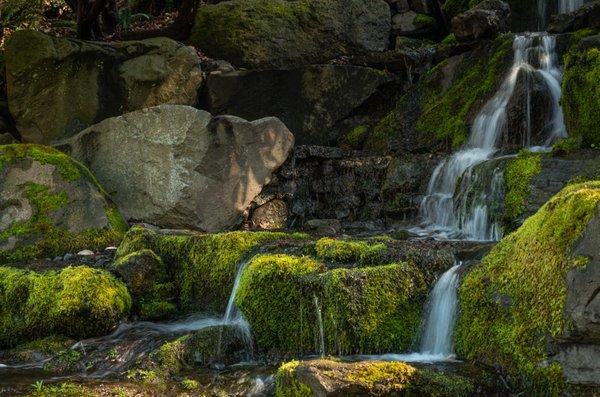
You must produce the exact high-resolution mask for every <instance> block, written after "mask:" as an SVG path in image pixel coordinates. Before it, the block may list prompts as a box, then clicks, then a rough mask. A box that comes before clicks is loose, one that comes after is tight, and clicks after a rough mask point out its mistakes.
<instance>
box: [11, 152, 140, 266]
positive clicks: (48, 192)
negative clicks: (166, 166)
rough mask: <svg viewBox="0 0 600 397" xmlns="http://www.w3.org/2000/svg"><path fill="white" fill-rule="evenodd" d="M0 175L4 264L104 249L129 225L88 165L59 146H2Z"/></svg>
mask: <svg viewBox="0 0 600 397" xmlns="http://www.w3.org/2000/svg"><path fill="white" fill-rule="evenodd" d="M36 167H37V168H36ZM48 167H49V168H48ZM0 175H1V176H2V179H1V180H0V191H1V192H2V195H3V198H2V200H1V202H0V214H2V213H3V215H4V216H5V217H6V218H5V219H8V220H9V222H8V223H6V224H5V225H1V226H0V264H6V263H12V262H18V261H26V260H29V259H33V258H43V257H53V256H56V255H62V254H65V253H67V252H77V251H79V250H82V249H103V248H105V247H107V246H109V245H114V244H117V243H118V242H119V241H120V239H121V238H122V236H123V234H124V232H125V231H126V230H127V228H128V225H127V223H126V222H125V220H124V219H123V217H122V215H121V214H120V212H119V211H118V209H117V208H116V206H115V205H114V204H112V202H111V201H110V199H109V198H108V195H107V194H106V193H105V192H104V190H103V189H102V188H101V187H100V185H99V184H98V182H97V181H96V180H95V178H94V177H93V175H92V174H91V173H90V171H89V170H88V169H87V168H85V166H83V165H82V164H80V163H78V162H76V161H74V160H73V159H71V158H70V157H69V156H67V155H65V154H64V153H61V152H59V151H57V150H55V149H52V148H49V147H46V146H41V145H31V144H12V145H3V146H0ZM27 208H31V213H30V214H28V215H27V216H24V217H23V216H21V217H20V215H19V214H21V213H22V212H25V211H27ZM15 214H16V215H15ZM15 217H17V218H16V220H13V219H15Z"/></svg>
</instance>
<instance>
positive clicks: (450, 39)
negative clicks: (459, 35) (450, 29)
mask: <svg viewBox="0 0 600 397" xmlns="http://www.w3.org/2000/svg"><path fill="white" fill-rule="evenodd" d="M456 43H458V41H457V40H456V36H455V35H454V33H450V34H449V35H448V36H446V37H444V39H443V40H442V44H445V45H452V44H456Z"/></svg>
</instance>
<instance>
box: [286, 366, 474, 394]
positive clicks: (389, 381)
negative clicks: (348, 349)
mask: <svg viewBox="0 0 600 397" xmlns="http://www.w3.org/2000/svg"><path fill="white" fill-rule="evenodd" d="M325 390H327V395H336V396H438V397H442V396H453V397H459V396H468V395H471V393H473V391H474V387H473V384H472V383H470V382H469V381H468V380H467V379H465V378H462V377H460V376H450V375H444V374H442V373H437V372H434V371H431V370H427V369H417V368H415V367H413V366H411V365H408V364H406V363H403V362H384V361H369V362H357V363H343V362H339V361H333V360H312V361H290V362H288V363H285V364H283V365H282V366H281V367H280V368H279V369H278V371H277V377H276V389H275V395H276V396H277V397H310V396H314V395H320V394H321V393H323V391H325Z"/></svg>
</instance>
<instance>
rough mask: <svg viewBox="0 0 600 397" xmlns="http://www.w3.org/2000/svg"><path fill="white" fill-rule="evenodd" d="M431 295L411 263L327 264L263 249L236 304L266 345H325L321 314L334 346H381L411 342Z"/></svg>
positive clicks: (289, 350) (340, 349) (343, 349)
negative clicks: (427, 296) (339, 266)
mask: <svg viewBox="0 0 600 397" xmlns="http://www.w3.org/2000/svg"><path fill="white" fill-rule="evenodd" d="M426 294H427V286H426V283H425V282H424V280H423V275H422V273H421V272H420V271H419V270H418V269H417V268H416V267H415V266H414V265H412V264H407V263H393V264H384V263H381V264H380V265H379V266H374V265H371V266H369V267H359V268H350V269H348V268H339V269H333V270H328V269H327V267H326V266H325V265H324V264H323V263H322V262H319V261H317V260H315V259H312V258H310V257H306V256H304V257H299V256H290V255H260V256H257V257H255V258H254V259H253V260H252V262H250V264H249V265H248V267H247V269H246V270H245V271H244V273H243V275H242V279H241V282H240V287H239V290H238V294H237V297H236V303H237V305H238V307H239V308H240V310H241V311H242V312H243V313H244V315H245V317H246V318H247V320H248V321H249V323H250V325H251V326H252V330H253V332H254V334H255V336H256V340H257V343H258V345H259V346H260V347H261V348H263V349H264V350H266V351H267V352H276V353H278V354H306V353H315V352H318V351H319V349H320V347H319V345H320V336H319V322H320V321H322V323H323V329H324V340H323V342H324V345H325V346H324V348H325V351H326V352H327V353H331V354H352V353H365V352H368V353H378V352H386V351H403V350H406V349H408V348H409V347H410V344H411V342H412V341H413V339H414V338H415V335H416V332H417V329H418V327H419V323H420V316H421V310H422V305H423V302H424V300H425V297H426ZM319 316H320V317H321V319H320V320H319Z"/></svg>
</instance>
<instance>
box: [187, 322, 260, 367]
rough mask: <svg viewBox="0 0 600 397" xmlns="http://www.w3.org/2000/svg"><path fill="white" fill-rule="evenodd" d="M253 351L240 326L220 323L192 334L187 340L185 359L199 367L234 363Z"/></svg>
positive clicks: (245, 357)
mask: <svg viewBox="0 0 600 397" xmlns="http://www.w3.org/2000/svg"><path fill="white" fill-rule="evenodd" d="M251 353H252V352H251V351H248V341H247V340H246V339H245V337H244V335H243V332H242V331H241V330H240V329H239V328H238V327H236V326H232V325H229V326H228V325H219V326H212V327H208V328H204V329H201V330H199V331H196V332H195V333H193V334H192V335H190V336H189V337H188V338H187V339H186V341H185V347H184V360H185V361H186V362H187V363H189V364H190V365H192V366H199V367H210V366H215V365H232V364H236V363H239V362H241V361H244V360H245V359H247V357H248V356H249V354H251Z"/></svg>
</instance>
